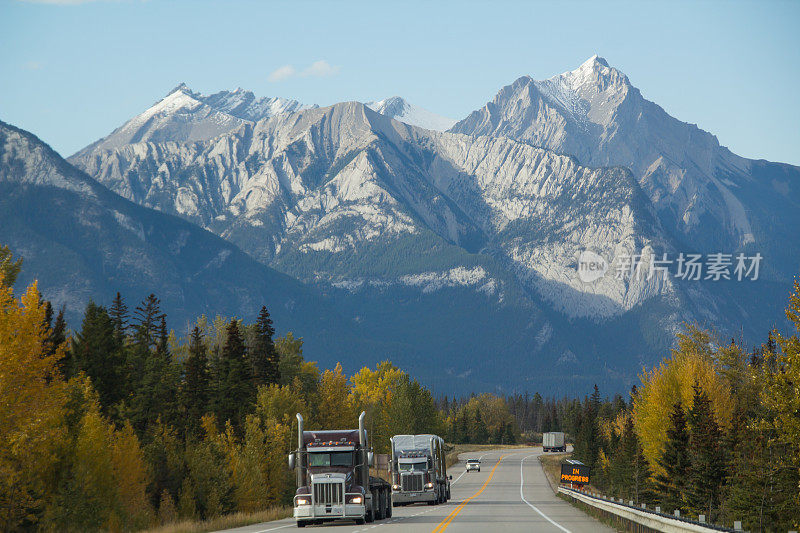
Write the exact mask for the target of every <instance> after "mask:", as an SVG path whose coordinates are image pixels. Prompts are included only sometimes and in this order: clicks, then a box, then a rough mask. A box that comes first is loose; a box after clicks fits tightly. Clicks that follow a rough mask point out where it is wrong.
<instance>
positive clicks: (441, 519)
mask: <svg viewBox="0 0 800 533" xmlns="http://www.w3.org/2000/svg"><path fill="white" fill-rule="evenodd" d="M541 453H542V449H541V447H538V448H510V449H505V450H503V449H499V450H493V451H489V452H477V453H474V452H472V453H462V454H460V455H459V462H458V463H457V464H455V465H453V466H452V467H450V468H449V469H448V473H449V474H450V475H452V476H453V481H452V482H451V495H452V498H451V500H450V501H449V502H447V503H446V504H444V505H436V506H428V505H424V504H416V505H410V506H405V507H395V508H394V510H393V511H394V512H393V516H392V518H390V519H388V520H380V521H376V522H373V523H372V524H364V525H361V526H357V525H354V524H353V523H351V522H331V523H327V524H323V525H318V526H306V528H305V529H304V531H314V530H326V531H334V530H335V531H336V532H339V531H341V532H342V533H355V532H360V533H366V532H374V533H401V532H402V533H405V532H409V531H410V532H419V533H422V532H425V533H431V532H433V533H443V532H445V531H447V532H448V533H465V532H486V531H492V530H495V531H498V532H500V531H502V533H512V532H523V531H524V532H526V533H529V532H532V531H533V532H538V531H541V532H545V533H558V532H562V533H589V532H592V533H594V532H613V531H614V530H613V529H610V528H608V527H606V526H604V525H602V524H601V523H600V522H598V521H596V520H595V519H593V518H591V517H590V516H588V515H586V514H585V513H583V512H581V511H580V510H578V509H577V508H575V507H573V506H572V505H570V504H568V503H567V502H565V501H563V500H561V499H559V498H557V497H556V496H555V495H554V494H553V491H552V489H551V488H550V485H549V484H548V482H547V479H546V478H545V474H544V471H543V470H542V467H541V465H540V463H539V460H538V459H537V457H538V456H539V455H541ZM475 458H479V459H481V471H480V472H470V473H468V474H467V473H465V472H464V462H465V461H466V460H467V459H475ZM296 527H297V526H296V525H295V522H294V520H292V519H285V520H277V521H274V522H265V523H261V524H255V525H252V526H246V527H240V528H235V529H229V530H227V531H228V532H233V533H267V532H271V531H282V530H288V529H292V528H296ZM328 528H335V529H334V530H330V529H328Z"/></svg>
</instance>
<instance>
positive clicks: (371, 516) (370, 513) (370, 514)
mask: <svg viewBox="0 0 800 533" xmlns="http://www.w3.org/2000/svg"><path fill="white" fill-rule="evenodd" d="M364 520H366V522H367V524H371V523H372V522H374V521H375V498H372V506H371V507H370V508H369V509H368V510H367V512H366V514H365V515H364Z"/></svg>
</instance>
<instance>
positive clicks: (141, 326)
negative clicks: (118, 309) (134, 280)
mask: <svg viewBox="0 0 800 533" xmlns="http://www.w3.org/2000/svg"><path fill="white" fill-rule="evenodd" d="M133 316H134V330H135V335H134V336H135V340H136V342H137V343H138V344H140V345H144V346H146V347H147V348H149V349H153V348H155V347H156V343H157V342H158V338H159V326H160V325H161V319H162V318H163V317H164V314H163V313H162V312H161V300H159V299H158V298H156V295H155V294H150V295H149V296H148V297H147V298H145V299H144V301H142V303H141V304H140V305H138V306H137V307H136V310H135V311H134V313H133Z"/></svg>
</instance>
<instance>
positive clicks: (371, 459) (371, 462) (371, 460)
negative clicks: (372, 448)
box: [367, 452, 375, 467]
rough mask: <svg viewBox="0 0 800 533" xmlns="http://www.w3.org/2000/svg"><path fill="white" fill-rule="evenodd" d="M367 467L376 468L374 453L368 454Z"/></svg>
mask: <svg viewBox="0 0 800 533" xmlns="http://www.w3.org/2000/svg"><path fill="white" fill-rule="evenodd" d="M367 465H369V466H370V467H373V466H375V455H374V454H373V453H372V452H367Z"/></svg>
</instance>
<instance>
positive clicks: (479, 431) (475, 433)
mask: <svg viewBox="0 0 800 533" xmlns="http://www.w3.org/2000/svg"><path fill="white" fill-rule="evenodd" d="M470 433H471V435H470V436H471V437H472V438H471V439H470V442H472V443H474V444H486V443H487V442H488V441H489V431H488V430H487V429H486V422H484V421H483V416H481V410H480V409H475V416H474V417H473V419H472V431H471V432H470Z"/></svg>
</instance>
